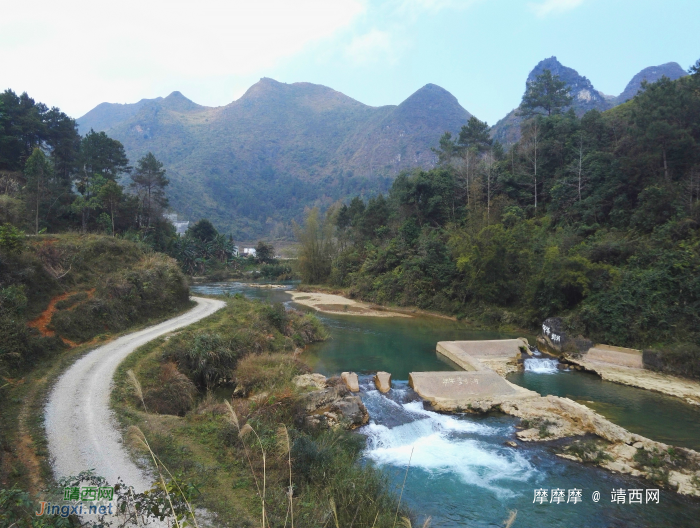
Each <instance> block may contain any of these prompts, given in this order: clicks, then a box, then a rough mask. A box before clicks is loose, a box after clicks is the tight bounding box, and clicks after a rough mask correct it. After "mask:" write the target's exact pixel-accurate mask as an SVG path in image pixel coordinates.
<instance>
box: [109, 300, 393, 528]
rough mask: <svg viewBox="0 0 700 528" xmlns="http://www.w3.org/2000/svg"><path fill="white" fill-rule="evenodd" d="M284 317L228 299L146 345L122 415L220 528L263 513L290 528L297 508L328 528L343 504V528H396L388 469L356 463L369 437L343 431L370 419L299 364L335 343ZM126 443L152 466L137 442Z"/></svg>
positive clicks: (122, 384) (299, 318)
mask: <svg viewBox="0 0 700 528" xmlns="http://www.w3.org/2000/svg"><path fill="white" fill-rule="evenodd" d="M279 308H280V306H279V305H278V304H277V305H276V304H268V303H266V302H259V301H253V300H249V299H245V298H243V297H242V296H234V297H230V298H228V299H227V306H226V307H225V308H224V309H222V310H221V311H219V312H217V313H216V314H214V315H212V316H211V317H209V318H207V319H205V320H202V321H200V322H198V323H196V324H194V325H191V326H189V327H187V328H186V329H184V330H181V331H179V332H177V333H174V334H171V335H169V336H167V337H164V338H159V339H156V340H154V341H152V342H150V343H148V344H147V345H145V346H142V347H141V348H139V349H138V350H137V351H136V352H134V353H133V354H131V355H130V356H129V357H128V358H127V359H126V360H125V361H124V362H123V363H122V364H121V365H120V366H119V368H118V371H117V375H116V376H115V383H114V391H113V392H112V409H113V410H114V411H115V414H116V416H117V418H118V420H119V421H120V423H121V425H122V428H123V430H124V431H130V430H134V428H133V427H132V426H136V427H138V428H139V429H140V430H141V431H142V432H143V435H145V437H146V438H147V439H148V442H149V444H150V446H151V448H152V450H153V451H154V452H155V453H156V454H157V455H158V457H159V459H160V462H161V463H162V464H163V465H164V466H166V467H167V468H168V470H169V471H170V472H171V473H172V474H175V475H179V477H178V479H179V480H180V482H181V483H182V482H184V483H186V484H188V485H190V486H191V487H192V488H196V489H197V490H198V493H197V494H196V496H195V497H193V501H192V502H193V504H195V505H196V506H197V508H203V509H205V510H206V511H207V512H209V513H210V514H211V515H212V516H214V517H213V518H214V519H215V520H216V522H215V523H213V525H217V526H219V525H220V526H234V525H235V526H239V525H242V526H243V525H244V526H253V525H258V524H257V523H258V522H259V521H260V515H261V510H262V509H264V512H265V513H264V515H265V518H266V519H267V520H268V521H267V522H266V525H267V524H268V523H269V525H270V526H283V525H284V523H285V519H288V518H289V515H290V509H293V513H294V518H295V522H296V523H297V524H298V525H300V526H309V527H313V528H321V527H322V526H325V524H324V523H326V522H327V521H328V516H327V514H328V511H329V505H330V504H334V505H335V510H336V514H337V518H338V522H339V524H340V525H341V526H350V525H352V524H353V520H354V523H355V525H356V526H363V525H364V526H371V525H372V523H373V522H375V520H376V524H375V526H376V527H377V528H380V527H383V528H388V527H389V526H391V525H392V524H391V523H392V522H393V520H394V515H395V512H396V511H397V506H398V505H397V498H396V497H395V496H394V495H393V494H392V493H391V491H390V490H389V489H388V488H387V487H386V485H385V484H384V482H383V480H382V475H381V473H380V472H379V471H377V470H376V469H374V468H370V467H367V466H365V465H362V464H359V463H358V462H359V458H360V456H361V444H360V442H359V438H358V437H357V436H355V435H352V434H351V433H349V432H346V431H344V427H346V426H348V427H349V428H352V427H356V426H359V425H361V424H362V423H364V422H365V421H366V420H367V416H366V410H364V406H363V405H362V402H361V400H359V398H358V397H357V396H355V395H351V394H349V393H348V391H347V390H345V388H344V386H342V383H341V382H340V381H339V380H337V379H333V380H326V379H325V378H324V377H322V376H313V375H311V376H310V375H309V374H308V373H309V371H310V369H309V368H308V366H307V365H306V364H305V363H303V362H302V361H301V360H300V359H299V353H300V352H301V350H303V349H304V348H305V347H306V345H308V344H310V343H312V342H315V341H322V340H323V339H326V338H327V337H328V336H327V333H326V331H325V330H324V328H323V327H322V326H321V324H320V323H319V321H318V320H317V319H316V317H315V316H314V315H311V314H304V313H301V312H299V311H296V310H292V311H287V312H285V311H284V310H280V309H279ZM129 371H131V372H132V374H131V375H129ZM134 379H136V380H138V387H139V391H135V389H134V385H135V383H134V381H133V380H134ZM329 425H340V426H342V427H327V426H329ZM125 443H126V445H127V448H128V449H129V450H130V451H132V454H133V459H135V460H137V461H138V460H143V459H144V457H143V451H142V446H141V445H140V443H139V442H137V441H136V442H135V441H134V438H133V435H130V434H126V435H125ZM282 448H283V449H284V452H283V456H277V455H278V454H279V453H280V451H279V449H282ZM273 453H275V455H274V456H273ZM290 480H291V482H290ZM263 482H264V483H265V484H264V487H262V488H257V487H256V483H260V484H261V485H262V483H263ZM290 485H293V489H294V492H293V495H292V496H291V497H290V495H289V494H288V490H289V486H290ZM261 499H264V503H261ZM367 505H371V506H369V507H367ZM401 511H403V510H401Z"/></svg>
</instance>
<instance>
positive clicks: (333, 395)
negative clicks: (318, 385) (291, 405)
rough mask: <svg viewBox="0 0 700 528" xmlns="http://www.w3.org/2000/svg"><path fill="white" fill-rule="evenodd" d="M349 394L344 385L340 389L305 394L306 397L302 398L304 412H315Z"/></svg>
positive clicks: (334, 388)
mask: <svg viewBox="0 0 700 528" xmlns="http://www.w3.org/2000/svg"><path fill="white" fill-rule="evenodd" d="M347 394H348V390H347V388H345V386H343V385H341V386H338V387H328V388H326V389H323V390H318V391H314V392H309V393H307V394H304V396H303V397H302V402H303V404H304V410H305V411H306V412H309V413H312V412H315V411H317V410H318V409H320V408H321V407H325V406H328V405H330V404H332V403H333V402H335V401H337V400H339V399H341V398H343V397H344V396H346V395H347Z"/></svg>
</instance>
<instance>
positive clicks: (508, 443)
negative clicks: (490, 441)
mask: <svg viewBox="0 0 700 528" xmlns="http://www.w3.org/2000/svg"><path fill="white" fill-rule="evenodd" d="M505 444H506V445H507V446H508V447H518V444H516V443H515V442H513V441H512V440H508V441H507V442H506V443H505Z"/></svg>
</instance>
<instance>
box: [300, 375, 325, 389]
mask: <svg viewBox="0 0 700 528" xmlns="http://www.w3.org/2000/svg"><path fill="white" fill-rule="evenodd" d="M294 384H295V385H296V386H297V387H301V388H304V387H312V388H316V389H325V388H326V376H324V375H323V374H318V373H316V372H314V373H312V374H301V375H299V376H296V377H295V378H294Z"/></svg>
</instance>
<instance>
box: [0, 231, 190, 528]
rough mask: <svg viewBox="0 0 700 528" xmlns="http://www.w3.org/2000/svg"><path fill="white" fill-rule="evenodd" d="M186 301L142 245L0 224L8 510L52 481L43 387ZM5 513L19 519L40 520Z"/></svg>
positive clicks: (170, 267)
mask: <svg viewBox="0 0 700 528" xmlns="http://www.w3.org/2000/svg"><path fill="white" fill-rule="evenodd" d="M189 306H190V303H189V289H188V286H187V282H186V279H185V276H184V275H183V274H182V272H181V271H180V269H179V267H178V265H177V263H176V262H175V261H174V260H173V259H171V258H169V257H167V256H165V255H162V254H159V253H154V252H153V251H152V250H151V249H150V248H149V247H148V246H147V245H145V244H140V243H138V244H137V243H133V242H129V241H127V240H121V239H118V238H113V237H108V236H104V235H77V234H63V235H39V236H38V237H25V236H24V235H23V234H22V233H21V232H20V231H19V230H17V229H15V228H12V227H8V226H4V228H3V230H2V237H1V238H0V335H2V340H1V341H0V483H1V484H0V488H5V490H4V491H0V496H1V497H0V500H7V501H11V502H12V504H14V506H13V507H12V508H14V509H13V510H12V511H15V513H17V512H21V510H22V508H24V506H22V505H23V504H25V505H26V501H27V500H29V498H32V499H34V498H36V496H35V494H37V493H39V492H40V491H41V489H42V488H43V487H46V486H47V485H48V484H50V483H51V481H52V477H51V473H50V470H49V468H48V463H47V462H46V460H47V458H48V450H47V446H46V443H45V439H44V437H43V429H42V428H43V407H44V403H45V395H46V392H45V391H46V390H47V388H48V387H50V384H51V383H52V382H53V380H55V379H56V377H57V376H58V375H59V374H60V373H61V372H62V370H63V369H65V368H66V367H68V366H69V365H70V364H71V363H72V362H73V361H75V360H76V359H77V358H79V357H80V355H81V354H82V353H84V352H85V351H87V350H89V348H90V347H91V346H94V345H95V344H96V343H100V342H103V341H104V340H106V339H109V338H111V337H112V336H113V335H114V334H118V333H120V332H123V331H125V330H127V329H131V328H133V327H135V326H139V325H144V324H147V323H152V322H155V321H158V320H159V319H162V318H170V317H172V316H173V315H174V314H176V313H178V312H181V311H183V310H185V309H187V308H188V307H189ZM28 323H30V324H28ZM13 485H15V486H16V487H15V490H14V491H13V490H12V487H13ZM20 490H21V491H20ZM35 504H36V503H35ZM0 510H3V508H1V507H0ZM17 515H19V513H17ZM15 521H16V522H19V523H20V524H19V525H20V526H24V525H26V526H30V525H32V526H40V525H42V524H41V522H44V523H45V524H46V523H48V521H46V520H45V521H39V520H34V521H31V522H32V523H34V524H29V521H27V518H24V519H19V518H17V519H15ZM23 522H24V523H25V524H22V523H23ZM57 522H59V524H60V522H63V521H57ZM46 525H47V526H48V524H46Z"/></svg>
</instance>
